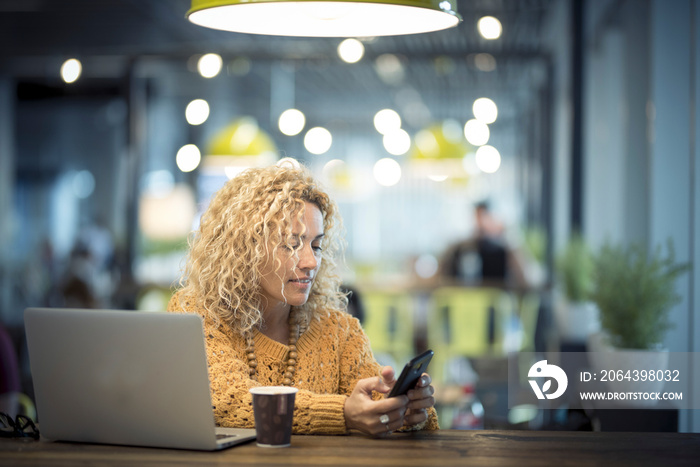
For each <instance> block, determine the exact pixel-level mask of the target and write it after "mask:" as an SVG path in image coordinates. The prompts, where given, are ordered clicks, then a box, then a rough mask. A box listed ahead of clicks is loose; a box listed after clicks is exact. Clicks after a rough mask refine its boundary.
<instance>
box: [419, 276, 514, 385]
mask: <svg viewBox="0 0 700 467" xmlns="http://www.w3.org/2000/svg"><path fill="white" fill-rule="evenodd" d="M513 306H514V303H513V299H512V296H511V294H510V293H508V292H504V291H502V290H500V289H495V288H486V287H441V288H438V289H436V290H435V291H434V292H433V293H432V295H431V297H430V304H429V307H428V347H430V348H431V349H433V350H434V351H435V357H434V358H433V363H432V364H431V365H430V374H431V375H432V376H433V377H434V379H436V380H437V381H439V382H442V383H444V382H446V381H447V380H448V379H449V378H448V377H449V375H445V374H444V367H445V364H446V363H447V362H448V361H449V360H450V359H452V358H454V357H477V356H485V355H503V354H504V351H503V342H504V327H505V325H506V324H507V323H508V320H509V319H510V316H511V314H512V312H513Z"/></svg>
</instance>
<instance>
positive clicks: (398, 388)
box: [388, 350, 433, 397]
mask: <svg viewBox="0 0 700 467" xmlns="http://www.w3.org/2000/svg"><path fill="white" fill-rule="evenodd" d="M432 358H433V351H432V350H426V351H425V352H423V353H422V354H420V355H418V356H417V357H413V359H411V361H410V362H408V363H407V364H406V366H404V367H403V371H401V375H400V376H399V379H398V380H397V381H396V384H394V387H393V388H391V392H390V393H389V396H388V397H396V396H402V395H404V394H406V393H407V392H408V391H409V390H410V389H413V388H414V387H415V386H416V383H417V382H418V379H419V378H420V376H421V375H422V374H423V373H425V370H426V369H427V368H428V364H429V363H430V360H431V359H432Z"/></svg>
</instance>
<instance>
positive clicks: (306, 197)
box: [180, 165, 347, 335]
mask: <svg viewBox="0 0 700 467" xmlns="http://www.w3.org/2000/svg"><path fill="white" fill-rule="evenodd" d="M306 202H309V203H313V204H315V205H316V206H317V207H318V208H319V210H320V211H321V214H322V215H323V228H324V234H325V235H324V238H323V251H322V252H321V255H322V256H321V265H320V267H319V270H318V273H317V274H316V278H315V280H314V283H313V286H312V287H311V291H310V293H309V299H308V300H307V302H306V303H305V304H304V305H302V306H300V307H292V313H293V316H294V319H295V320H296V322H298V323H299V324H300V325H301V326H302V327H306V325H308V324H309V323H310V321H311V319H313V318H319V317H320V316H321V315H322V314H327V313H328V312H329V311H330V310H341V311H346V310H347V297H346V295H345V294H344V293H342V292H341V290H340V284H341V278H340V274H339V271H338V269H339V267H338V266H339V264H340V262H341V261H342V258H343V251H344V247H345V243H344V241H343V237H342V219H341V217H340V214H339V212H338V208H337V206H336V204H335V203H334V202H333V201H332V200H331V199H330V197H329V196H328V194H326V193H325V192H324V191H323V190H321V188H319V186H318V185H317V183H316V182H315V181H314V179H313V177H312V176H311V174H310V173H309V171H308V170H307V169H305V168H303V167H291V166H289V165H287V166H276V165H275V166H270V167H265V168H255V169H248V170H246V171H244V172H242V173H241V174H239V175H238V176H236V177H234V178H233V179H231V180H229V181H228V182H227V183H226V185H224V187H223V188H221V189H220V190H219V191H218V192H217V193H216V194H215V195H214V197H213V199H212V200H211V203H210V204H209V207H208V208H207V210H206V211H205V213H204V214H203V215H202V219H201V224H200V227H199V229H198V230H197V231H195V232H193V234H192V235H191V236H190V238H189V245H190V252H189V254H188V256H187V262H186V265H185V268H184V270H183V274H182V277H181V279H180V285H181V286H182V293H181V294H180V297H181V301H184V300H185V297H190V298H194V299H195V300H196V301H197V303H198V305H200V306H202V307H203V308H204V310H205V313H206V314H207V315H208V317H209V318H211V319H212V320H214V322H216V323H222V322H224V323H227V324H229V325H230V326H232V328H233V329H234V330H236V331H237V332H239V333H240V334H241V335H243V334H244V333H245V332H247V331H249V330H250V329H251V328H253V327H256V326H258V327H259V326H260V325H261V324H262V313H261V305H262V303H261V300H262V298H261V297H262V295H261V291H262V289H261V285H260V283H261V270H262V268H263V266H264V265H265V264H266V262H267V261H268V259H269V258H270V256H271V258H272V260H273V261H275V262H276V263H277V264H279V262H280V261H282V260H281V259H280V258H278V256H277V252H278V250H279V248H278V247H279V246H283V245H284V246H287V247H292V249H294V245H291V244H290V242H291V241H292V238H293V235H292V226H293V220H294V218H295V217H296V218H297V219H299V220H301V219H303V215H304V208H305V203H306Z"/></svg>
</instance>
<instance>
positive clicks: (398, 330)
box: [361, 290, 415, 371]
mask: <svg viewBox="0 0 700 467" xmlns="http://www.w3.org/2000/svg"><path fill="white" fill-rule="evenodd" d="M361 297H362V304H363V307H364V310H365V316H364V322H363V323H362V327H363V328H364V331H365V334H367V337H368V338H369V340H370V344H371V346H372V351H373V352H374V354H375V355H381V354H387V355H390V356H391V358H392V359H393V360H395V363H396V364H398V365H403V363H405V362H407V361H408V360H410V359H411V358H412V357H413V356H414V354H415V345H414V329H413V312H414V303H413V298H412V297H411V295H410V294H407V293H405V292H393V291H379V290H372V291H364V292H362V294H361ZM396 371H400V368H396Z"/></svg>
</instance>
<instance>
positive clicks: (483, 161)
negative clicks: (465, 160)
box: [476, 145, 501, 174]
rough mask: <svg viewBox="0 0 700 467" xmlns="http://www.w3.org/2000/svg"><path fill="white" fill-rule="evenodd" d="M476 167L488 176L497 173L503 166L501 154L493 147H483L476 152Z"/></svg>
mask: <svg viewBox="0 0 700 467" xmlns="http://www.w3.org/2000/svg"><path fill="white" fill-rule="evenodd" d="M476 166H477V167H479V169H480V170H481V171H482V172H485V173H487V174H492V173H495V172H496V171H497V170H498V168H499V167H500V166H501V154H500V153H499V152H498V149H496V148H494V147H493V146H489V145H486V146H481V147H480V148H479V149H477V150H476Z"/></svg>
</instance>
